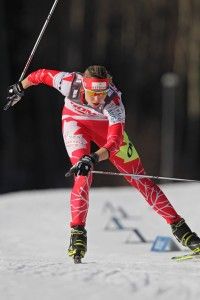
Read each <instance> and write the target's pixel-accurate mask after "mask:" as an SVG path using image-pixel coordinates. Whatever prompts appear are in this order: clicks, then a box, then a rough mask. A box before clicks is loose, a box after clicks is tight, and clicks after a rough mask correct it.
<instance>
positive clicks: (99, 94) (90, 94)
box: [84, 89, 108, 96]
mask: <svg viewBox="0 0 200 300" xmlns="http://www.w3.org/2000/svg"><path fill="white" fill-rule="evenodd" d="M84 90H85V92H87V94H88V95H89V96H105V95H107V94H108V90H103V91H99V92H97V91H93V90H88V89H84Z"/></svg>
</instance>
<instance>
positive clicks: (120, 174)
mask: <svg viewBox="0 0 200 300" xmlns="http://www.w3.org/2000/svg"><path fill="white" fill-rule="evenodd" d="M92 173H93V174H99V175H111V176H129V177H133V179H140V178H151V179H160V180H172V181H182V182H199V183H200V181H199V180H194V179H184V178H175V177H162V176H153V175H146V174H144V175H140V174H129V173H117V172H107V171H92Z"/></svg>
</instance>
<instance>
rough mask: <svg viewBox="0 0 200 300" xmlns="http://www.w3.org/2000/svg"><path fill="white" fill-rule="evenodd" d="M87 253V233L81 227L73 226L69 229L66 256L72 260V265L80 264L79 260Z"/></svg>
mask: <svg viewBox="0 0 200 300" xmlns="http://www.w3.org/2000/svg"><path fill="white" fill-rule="evenodd" d="M86 251H87V231H86V230H85V228H84V227H83V226H79V225H78V226H74V227H73V228H72V229H71V238H70V245H69V248H68V255H69V256H71V257H72V258H73V259H74V263H81V259H82V258H83V257H84V256H85V253H86Z"/></svg>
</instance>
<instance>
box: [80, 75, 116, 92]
mask: <svg viewBox="0 0 200 300" xmlns="http://www.w3.org/2000/svg"><path fill="white" fill-rule="evenodd" d="M109 83H110V79H109V78H96V77H83V87H84V89H87V90H95V91H103V90H107V89H108V87H109Z"/></svg>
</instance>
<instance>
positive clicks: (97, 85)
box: [92, 81, 107, 90]
mask: <svg viewBox="0 0 200 300" xmlns="http://www.w3.org/2000/svg"><path fill="white" fill-rule="evenodd" d="M106 88H107V84H106V82H105V81H103V82H92V89H93V90H105V89H106Z"/></svg>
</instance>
